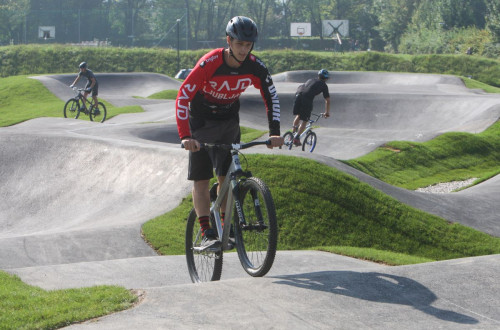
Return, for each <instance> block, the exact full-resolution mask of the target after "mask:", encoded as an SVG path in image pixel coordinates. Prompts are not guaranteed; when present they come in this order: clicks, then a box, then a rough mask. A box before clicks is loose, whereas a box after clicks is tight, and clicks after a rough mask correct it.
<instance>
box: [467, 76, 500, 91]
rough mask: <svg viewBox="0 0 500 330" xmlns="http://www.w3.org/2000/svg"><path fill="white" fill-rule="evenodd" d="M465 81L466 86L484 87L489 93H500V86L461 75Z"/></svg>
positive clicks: (472, 87)
mask: <svg viewBox="0 0 500 330" xmlns="http://www.w3.org/2000/svg"><path fill="white" fill-rule="evenodd" d="M461 79H462V80H463V82H464V83H465V86H467V88H470V89H482V90H483V91H485V92H487V93H500V88H498V87H495V86H491V85H488V84H485V83H482V82H480V81H477V80H475V79H472V78H467V77H461Z"/></svg>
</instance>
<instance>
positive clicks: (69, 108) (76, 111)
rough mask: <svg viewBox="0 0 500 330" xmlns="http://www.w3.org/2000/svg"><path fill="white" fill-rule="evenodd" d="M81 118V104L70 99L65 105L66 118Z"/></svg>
mask: <svg viewBox="0 0 500 330" xmlns="http://www.w3.org/2000/svg"><path fill="white" fill-rule="evenodd" d="M78 116H80V102H79V101H78V100H77V99H69V100H68V101H67V102H66V104H65V105H64V118H75V119H77V118H78Z"/></svg>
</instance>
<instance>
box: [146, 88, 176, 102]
mask: <svg viewBox="0 0 500 330" xmlns="http://www.w3.org/2000/svg"><path fill="white" fill-rule="evenodd" d="M177 92H179V90H177V89H167V90H164V91H161V92H158V93H154V94H151V95H149V96H148V97H147V98H148V99H161V100H175V98H176V97H177Z"/></svg>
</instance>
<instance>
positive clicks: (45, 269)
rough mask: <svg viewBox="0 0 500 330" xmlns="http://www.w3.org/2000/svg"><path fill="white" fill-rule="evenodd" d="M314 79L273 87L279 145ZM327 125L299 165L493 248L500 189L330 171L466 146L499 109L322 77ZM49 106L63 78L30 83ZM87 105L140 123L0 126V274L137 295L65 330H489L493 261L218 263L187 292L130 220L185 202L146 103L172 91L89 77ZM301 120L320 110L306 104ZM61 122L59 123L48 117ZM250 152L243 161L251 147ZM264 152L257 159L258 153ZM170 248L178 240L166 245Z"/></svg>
mask: <svg viewBox="0 0 500 330" xmlns="http://www.w3.org/2000/svg"><path fill="white" fill-rule="evenodd" d="M314 75H315V72H313V71H300V72H286V73H281V74H277V75H275V76H274V79H275V83H276V87H277V90H278V93H279V96H280V101H281V105H282V115H281V117H282V132H285V131H286V130H287V129H288V128H289V127H290V126H291V122H292V114H291V107H292V103H293V97H294V92H295V89H296V88H297V86H298V84H299V83H302V82H304V81H305V80H306V79H307V78H309V77H313V76H314ZM332 76H333V77H332V79H330V81H329V87H330V92H331V95H332V98H333V107H332V108H333V118H330V119H322V120H321V121H320V122H318V125H319V126H320V128H317V129H316V130H315V131H316V133H317V134H318V137H319V141H318V145H317V147H316V150H315V151H314V153H313V154H309V153H304V152H301V151H298V150H295V149H294V150H292V151H288V150H284V149H282V150H273V151H268V150H261V149H259V150H253V151H252V152H254V151H255V152H266V153H277V154H288V155H294V156H298V157H310V158H313V159H316V160H318V161H320V162H322V163H325V164H327V165H329V166H333V167H336V168H338V169H340V170H342V171H344V172H346V173H349V174H351V175H353V176H356V177H358V178H359V179H360V180H361V181H363V182H366V183H368V184H370V185H372V186H374V187H375V188H376V189H379V190H381V191H383V192H384V193H386V194H389V195H391V196H393V197H394V198H397V199H399V200H400V201H402V202H404V203H407V204H409V205H412V206H414V207H416V208H420V209H422V210H425V211H427V212H430V213H434V214H437V215H439V216H441V217H444V218H446V219H448V220H450V221H454V222H460V223H463V224H465V225H467V226H471V227H474V228H476V229H478V230H481V231H484V232H487V233H489V234H492V235H495V236H500V216H499V214H500V198H499V197H498V196H500V179H499V178H498V176H497V177H495V178H493V179H491V180H488V181H487V182H484V183H482V184H480V185H477V186H475V187H473V188H470V189H467V190H464V191H462V192H459V193H451V194H439V195H437V194H429V193H419V192H414V191H408V190H404V189H400V188H396V187H393V186H390V185H387V184H385V183H383V182H380V181H379V180H376V179H373V178H371V177H369V176H367V175H365V174H363V173H360V172H358V171H356V170H353V169H352V168H350V167H348V166H345V165H343V164H342V163H341V162H339V161H337V159H349V158H354V157H357V156H360V155H363V154H366V153H368V152H370V151H371V150H373V149H375V148H376V147H377V146H379V145H381V144H383V143H384V142H387V141H392V140H410V141H426V140H429V139H432V138H433V137H435V136H437V135H439V134H441V133H443V132H448V131H463V132H473V133H474V132H481V131H483V130H484V129H485V128H487V127H488V126H490V125H491V124H492V123H494V122H495V121H496V120H497V119H498V118H499V117H500V97H499V96H497V95H488V94H484V93H482V92H480V91H477V90H469V89H467V88H465V87H464V85H463V83H462V82H461V81H460V80H459V79H457V78H455V77H451V76H442V75H419V74H393V73H370V72H365V73H359V72H333V75H332ZM36 78H37V79H39V80H41V81H42V82H43V83H44V84H45V85H46V86H47V88H49V90H50V91H51V92H53V93H54V94H55V95H56V96H58V97H60V98H61V99H63V100H66V99H68V98H69V97H71V96H72V91H71V90H70V89H69V88H68V87H67V86H68V85H69V84H70V83H71V82H72V80H73V79H74V76H73V75H55V76H42V77H36ZM97 78H98V80H99V84H100V91H99V92H100V95H99V96H100V97H101V98H103V99H105V100H107V101H109V102H111V103H113V104H115V105H119V106H121V105H129V104H139V105H141V106H142V107H143V108H144V109H145V112H144V113H141V114H127V115H119V116H116V117H114V118H111V119H110V120H108V121H106V122H105V123H103V124H100V123H92V122H86V121H81V120H74V119H64V118H39V119H34V120H30V121H27V122H25V123H22V124H19V125H15V126H12V127H5V128H0V160H1V161H0V269H3V270H6V271H8V272H10V273H13V274H17V275H18V276H20V277H21V279H22V280H23V281H25V282H27V283H29V284H32V285H37V286H40V287H42V288H45V289H49V290H52V289H59V288H73V287H84V286H92V285H97V284H117V285H123V286H124V287H126V288H130V289H137V290H142V291H143V293H144V300H143V301H142V303H141V304H139V305H138V306H136V307H134V308H132V309H130V310H127V311H123V312H120V313H115V314H113V315H109V316H106V317H103V318H99V319H97V320H92V321H89V322H85V323H83V324H78V325H73V326H71V327H70V328H89V329H135V328H142V329H198V328H203V329H220V328H229V329H236V328H238V329H263V328H267V329H359V328H361V329H388V328H389V329H424V328H425V329H429V328H441V329H499V328H500V303H499V301H500V300H499V299H498V297H499V296H500V281H499V276H498V274H499V273H500V255H491V256H483V257H476V258H466V259H457V260H448V261H442V262H432V263H427V264H420V265H413V266H400V267H388V266H383V265H378V264H373V263H370V262H365V261H361V260H356V259H352V258H347V257H342V256H338V255H334V254H329V253H323V252H315V251H294V252H290V251H280V252H278V254H277V258H276V261H275V264H274V265H273V268H272V270H271V272H270V273H269V274H268V275H267V276H266V277H264V278H251V277H249V276H247V275H246V273H244V271H243V270H242V269H241V266H240V265H239V261H238V258H237V256H236V254H235V253H228V254H225V261H224V269H223V275H222V280H221V281H219V282H212V283H204V284H200V285H194V284H191V282H190V279H189V275H188V272H187V267H186V265H185V260H184V257H183V256H168V257H167V256H158V255H156V253H155V252H154V251H153V250H152V249H151V248H150V247H149V246H148V245H147V244H145V243H144V241H143V240H142V238H141V236H140V227H141V225H142V223H144V222H145V221H147V220H149V219H151V218H153V217H155V216H157V215H160V214H162V213H164V212H166V211H168V210H170V209H172V208H174V207H176V206H177V205H178V204H179V202H180V201H181V199H182V198H183V197H184V196H186V195H187V194H189V191H190V189H191V186H190V184H189V182H187V180H186V179H185V178H186V166H187V153H186V152H185V151H183V150H181V149H180V147H179V144H178V142H179V141H178V137H177V132H176V125H175V116H174V102H173V101H164V100H163V101H162V100H148V99H141V98H134V97H133V96H142V97H144V96H148V95H150V94H153V93H155V92H158V91H161V90H165V89H178V87H179V86H180V83H179V82H178V81H176V80H173V79H171V78H169V77H166V76H163V75H157V74H149V73H133V74H106V73H99V74H98V75H97ZM315 102H316V105H315V108H316V109H320V110H322V109H323V101H322V99H321V97H317V98H316V101H315ZM61 112H62V109H61ZM241 121H242V125H245V126H250V127H255V128H259V129H266V128H267V127H266V124H265V122H266V121H265V110H264V107H263V104H262V101H261V99H260V95H259V94H258V92H257V91H256V90H255V89H253V88H252V89H251V90H249V91H247V92H246V93H245V94H244V97H243V98H242V109H241ZM256 149H257V148H256ZM264 149H265V148H264ZM179 234H180V235H183V233H179Z"/></svg>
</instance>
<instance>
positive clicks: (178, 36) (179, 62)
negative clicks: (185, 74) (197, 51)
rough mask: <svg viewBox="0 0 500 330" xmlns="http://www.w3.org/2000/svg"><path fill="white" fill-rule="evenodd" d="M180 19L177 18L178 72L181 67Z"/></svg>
mask: <svg viewBox="0 0 500 330" xmlns="http://www.w3.org/2000/svg"><path fill="white" fill-rule="evenodd" d="M180 21H181V20H180V19H177V72H179V70H180V69H181V57H180V55H179V48H180V46H181V45H180V34H179V33H180V32H179V23H180Z"/></svg>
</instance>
